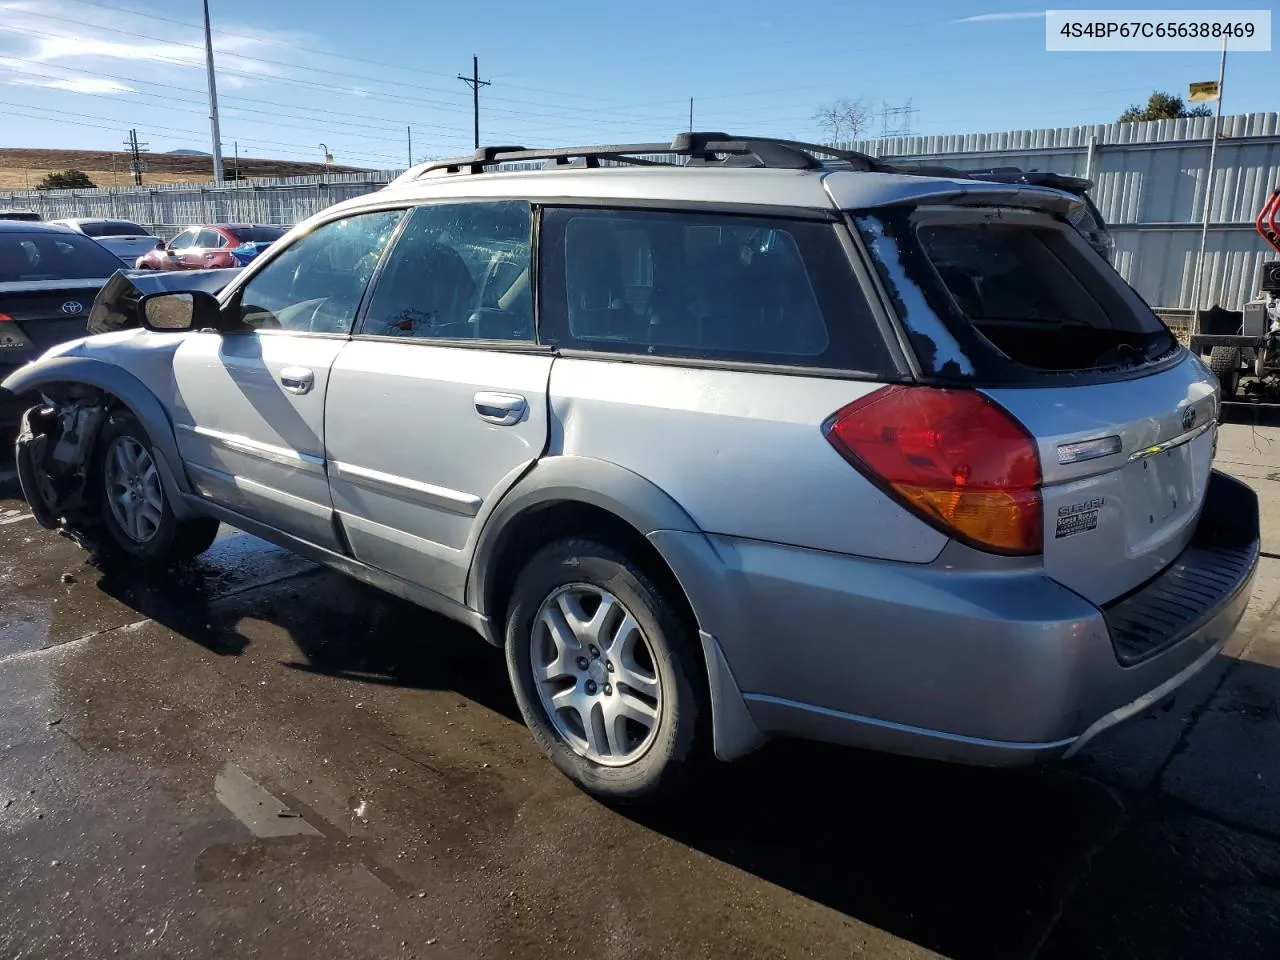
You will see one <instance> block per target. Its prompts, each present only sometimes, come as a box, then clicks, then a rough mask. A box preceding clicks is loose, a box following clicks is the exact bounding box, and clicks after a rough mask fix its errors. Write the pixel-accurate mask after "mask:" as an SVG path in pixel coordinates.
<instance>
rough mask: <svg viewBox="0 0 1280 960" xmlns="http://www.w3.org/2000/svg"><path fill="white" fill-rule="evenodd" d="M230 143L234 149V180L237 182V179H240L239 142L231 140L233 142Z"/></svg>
mask: <svg viewBox="0 0 1280 960" xmlns="http://www.w3.org/2000/svg"><path fill="white" fill-rule="evenodd" d="M231 142H232V145H233V147H234V149H235V151H236V166H235V171H236V179H237V180H239V179H240V141H239V140H233V141H231Z"/></svg>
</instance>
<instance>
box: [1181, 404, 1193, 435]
mask: <svg viewBox="0 0 1280 960" xmlns="http://www.w3.org/2000/svg"><path fill="white" fill-rule="evenodd" d="M1195 425H1196V408H1195V407H1187V409H1185V410H1183V411H1182V429H1183V430H1190V429H1191V428H1192V427H1194V426H1195Z"/></svg>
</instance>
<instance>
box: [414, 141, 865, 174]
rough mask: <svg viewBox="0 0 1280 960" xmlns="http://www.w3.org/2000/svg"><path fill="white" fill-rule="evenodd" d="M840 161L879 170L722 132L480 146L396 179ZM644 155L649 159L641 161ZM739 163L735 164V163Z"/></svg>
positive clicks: (793, 166) (822, 151) (859, 157)
mask: <svg viewBox="0 0 1280 960" xmlns="http://www.w3.org/2000/svg"><path fill="white" fill-rule="evenodd" d="M815 154H816V155H820V156H828V157H832V158H834V159H836V160H842V161H844V162H846V163H849V164H851V165H855V166H858V167H860V168H861V169H863V170H881V169H884V166H885V165H884V164H882V163H881V162H880V161H878V160H876V159H874V158H872V157H869V156H867V155H866V154H864V153H858V152H856V151H853V150H842V149H840V148H838V147H831V146H823V145H821V144H816V143H804V142H803V141H799V140H781V139H777V138H774V137H734V136H730V135H729V134H726V133H714V132H712V133H706V132H702V133H699V132H693V131H690V132H688V133H680V134H677V135H676V137H675V139H673V140H672V141H671V142H670V143H627V144H602V145H600V146H592V147H560V148H556V149H549V150H537V149H534V150H530V149H527V148H525V147H502V146H497V147H481V148H480V149H478V150H477V151H476V152H475V153H474V154H473V155H472V156H470V157H455V158H453V159H450V160H436V161H432V162H429V163H425V164H422V165H421V166H419V167H415V168H413V169H411V170H408V171H406V172H405V173H404V174H402V175H401V177H400V178H398V179H399V180H400V181H404V180H416V179H417V178H419V177H421V176H423V175H425V174H428V173H434V172H437V171H443V172H445V173H447V174H456V173H462V172H463V171H466V172H467V173H482V172H484V170H485V169H486V168H487V167H493V166H498V165H500V164H504V163H519V162H525V161H533V160H545V161H550V162H551V165H553V166H555V167H561V166H566V165H569V164H571V163H573V162H574V161H580V162H581V164H582V165H585V166H587V167H591V168H594V167H599V166H600V162H601V161H602V160H605V161H611V162H614V163H622V164H631V165H636V166H661V165H663V164H662V162H661V161H656V160H653V159H651V157H653V156H671V157H685V158H686V159H687V160H688V161H690V162H692V163H695V164H708V165H709V164H714V163H718V162H721V158H722V157H725V156H729V157H742V158H754V161H755V163H754V165H756V166H761V167H773V168H781V169H788V170H813V169H816V168H818V167H821V166H822V165H823V162H822V160H820V159H819V158H818V156H815ZM645 155H649V156H648V157H646V156H645ZM735 165H740V164H735Z"/></svg>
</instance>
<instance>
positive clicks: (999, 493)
mask: <svg viewBox="0 0 1280 960" xmlns="http://www.w3.org/2000/svg"><path fill="white" fill-rule="evenodd" d="M825 433H826V436H827V440H828V441H829V442H830V443H831V445H832V446H833V447H835V449H836V451H837V452H838V453H839V454H840V455H841V456H842V457H844V458H845V459H846V460H848V461H849V463H850V464H852V465H853V466H854V467H855V468H857V469H858V470H859V471H860V472H861V473H862V474H863V475H865V476H866V477H867V478H868V479H870V480H871V481H872V482H873V483H875V484H876V485H877V486H879V487H880V488H881V489H882V490H884V491H885V492H886V493H888V494H889V495H890V496H892V497H893V498H894V499H895V500H897V501H898V502H899V503H901V504H902V505H903V506H905V507H907V508H908V509H909V510H911V511H913V512H914V513H916V514H917V515H919V516H920V517H922V518H923V519H924V520H926V521H927V522H928V523H930V524H932V525H933V526H934V527H937V528H938V529H939V530H941V531H942V532H943V533H945V534H947V535H948V536H950V537H955V538H956V539H958V540H961V541H963V542H965V543H968V544H970V545H971V546H974V547H977V548H978V549H980V550H986V551H989V552H992V553H1001V554H1009V555H1027V554H1036V553H1040V551H1041V550H1042V549H1043V543H1044V509H1043V504H1042V502H1041V498H1040V485H1041V475H1040V455H1039V452H1038V451H1037V449H1036V443H1035V440H1034V439H1033V438H1032V436H1031V435H1030V434H1029V433H1028V432H1027V431H1026V429H1025V428H1024V427H1023V426H1022V424H1020V423H1019V422H1018V421H1017V420H1015V419H1014V418H1013V416H1012V415H1011V414H1010V413H1009V412H1008V411H1006V410H1005V409H1004V408H1002V407H1000V406H999V405H997V404H996V403H995V402H994V401H992V400H991V399H989V398H988V397H986V396H984V395H983V394H980V393H977V392H975V391H972V390H941V389H934V388H932V387H905V386H888V387H883V388H882V389H880V390H877V391H875V392H874V393H870V394H868V395H867V396H865V397H862V398H861V399H860V400H856V401H854V402H853V403H851V404H849V405H848V406H846V407H843V408H841V409H840V410H838V411H836V413H835V414H833V415H832V417H831V419H830V420H828V421H827V424H826V427H825Z"/></svg>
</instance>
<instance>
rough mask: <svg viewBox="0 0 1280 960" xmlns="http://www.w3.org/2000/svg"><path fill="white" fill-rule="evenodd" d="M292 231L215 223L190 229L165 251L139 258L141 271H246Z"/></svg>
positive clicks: (138, 263)
mask: <svg viewBox="0 0 1280 960" xmlns="http://www.w3.org/2000/svg"><path fill="white" fill-rule="evenodd" d="M288 229H289V228H288V227H273V226H264V225H261V224H256V223H211V224H206V225H205V226H201V227H188V228H187V229H186V230H183V231H182V232H181V233H180V234H178V235H177V236H176V237H174V238H173V239H172V240H170V241H169V242H168V243H166V244H165V245H164V246H163V247H158V248H157V249H155V250H151V251H150V252H148V253H146V254H144V255H143V256H141V257H139V258H138V260H137V262H136V263H135V264H134V267H135V268H136V269H138V270H217V269H222V268H228V267H243V266H244V265H245V264H247V263H249V262H250V261H251V260H253V259H254V257H256V256H257V255H258V254H259V253H261V252H262V251H263V250H265V249H266V248H267V247H269V246H271V244H273V243H274V242H275V241H277V240H279V239H280V238H281V237H283V236H284V234H285V232H286V231H287V230H288Z"/></svg>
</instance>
